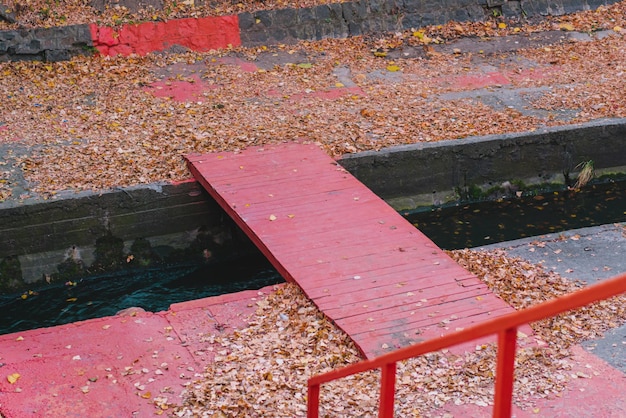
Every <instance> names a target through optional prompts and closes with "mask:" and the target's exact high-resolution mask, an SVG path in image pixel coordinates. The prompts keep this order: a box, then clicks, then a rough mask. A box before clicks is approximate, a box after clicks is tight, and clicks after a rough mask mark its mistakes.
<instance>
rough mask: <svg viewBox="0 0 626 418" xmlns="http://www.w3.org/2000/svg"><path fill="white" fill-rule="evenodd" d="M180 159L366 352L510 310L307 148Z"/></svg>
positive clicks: (294, 146)
mask: <svg viewBox="0 0 626 418" xmlns="http://www.w3.org/2000/svg"><path fill="white" fill-rule="evenodd" d="M187 159H188V162H189V167H190V170H191V172H192V173H193V175H194V176H195V177H196V178H197V179H198V181H199V182H200V183H201V184H202V185H203V187H204V188H206V189H207V191H208V192H209V193H210V194H211V196H213V197H214V198H215V200H216V201H217V202H218V203H219V204H220V205H221V206H222V207H223V208H224V209H225V210H226V212H227V213H228V214H229V215H230V216H231V217H232V218H233V219H234V221H235V222H236V223H237V224H238V225H239V226H240V227H241V228H242V229H243V231H244V232H245V233H246V234H247V235H248V236H249V237H250V239H252V241H253V242H254V243H255V244H256V245H257V246H258V247H259V249H260V250H261V251H262V252H263V253H264V254H265V255H266V256H267V257H268V259H269V260H270V261H271V262H272V264H273V265H274V266H275V267H276V268H277V270H278V271H279V273H281V274H282V275H283V276H284V277H285V278H286V279H287V280H290V281H294V282H296V283H297V284H298V285H299V286H300V287H301V288H302V289H303V291H304V293H305V294H306V295H307V296H308V297H309V298H311V300H312V301H313V302H314V303H315V304H316V305H317V306H318V307H319V308H320V309H321V310H322V311H323V312H324V313H325V314H326V315H327V316H328V317H329V318H330V319H331V320H333V321H335V323H336V324H337V325H338V326H339V327H341V328H342V329H343V330H344V331H345V332H346V333H347V334H348V335H350V336H351V337H352V338H353V340H354V341H355V343H356V344H357V346H359V347H360V348H361V349H362V351H363V353H364V355H365V356H366V357H371V356H373V355H378V354H381V353H382V352H384V351H385V350H387V351H388V350H391V349H393V348H395V347H398V346H402V345H406V344H409V343H411V342H414V341H415V340H416V338H417V339H419V338H424V337H425V336H437V335H439V334H440V333H442V332H449V331H450V329H452V330H454V328H456V327H458V326H459V325H463V324H468V323H473V321H477V320H482V319H484V318H486V317H491V316H492V315H499V314H502V313H505V312H510V311H511V310H512V309H511V308H510V307H509V306H508V305H506V304H505V303H504V302H503V301H502V300H500V299H499V298H497V297H495V296H494V295H493V294H492V293H491V292H490V291H489V290H488V288H487V287H486V285H484V284H483V283H482V282H480V281H479V280H478V279H477V278H476V277H475V276H473V275H472V274H470V273H468V272H467V271H466V270H464V269H463V268H462V267H460V266H459V265H458V264H457V263H455V262H454V261H453V260H452V259H451V258H450V257H449V256H448V255H447V254H446V253H445V252H443V251H442V250H441V249H439V248H438V247H437V246H436V245H435V244H434V243H432V241H430V240H429V239H428V238H427V237H426V236H424V234H422V233H421V232H420V231H418V230H417V229H415V228H414V226H413V225H411V224H410V223H409V222H407V221H406V220H405V219H404V218H402V216H400V215H399V214H398V213H397V212H396V211H394V210H393V209H392V208H391V207H389V206H388V205H387V204H386V203H385V202H383V201H382V200H381V199H379V198H378V197H377V196H376V195H375V194H374V193H373V192H372V191H371V190H369V189H367V188H366V187H365V186H363V185H362V184H361V183H360V182H359V181H358V180H356V179H355V178H354V177H352V176H351V175H350V174H349V173H348V172H347V171H346V170H344V169H343V168H341V167H340V166H339V165H338V164H337V163H336V162H335V161H334V160H332V159H331V158H330V157H328V156H327V155H326V154H324V153H323V152H322V151H321V150H320V149H319V148H318V147H317V146H315V145H313V144H299V143H284V144H277V145H270V146H265V147H262V148H250V149H247V150H245V151H243V152H238V153H215V154H207V155H192V156H188V157H187ZM446 321H447V322H446ZM442 324H443V325H442ZM448 325H450V326H448ZM407 336H409V337H410V338H409V337H407ZM383 346H384V347H387V348H386V349H383V348H382V347H383ZM381 350H382V351H381Z"/></svg>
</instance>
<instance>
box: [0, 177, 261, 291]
mask: <svg viewBox="0 0 626 418" xmlns="http://www.w3.org/2000/svg"><path fill="white" fill-rule="evenodd" d="M2 206H4V208H1V209H0V292H1V291H11V290H17V289H23V288H26V287H28V286H35V285H37V283H40V282H41V283H44V281H48V282H50V281H65V280H72V279H75V278H76V277H81V276H84V275H86V274H94V273H98V272H103V271H111V270H118V269H121V268H143V267H150V266H153V265H154V264H158V263H181V262H198V263H211V262H218V261H222V260H226V259H233V258H236V257H238V256H241V255H243V254H248V253H250V252H251V251H253V249H254V246H253V245H252V243H250V241H249V240H248V239H247V237H245V235H244V234H243V233H242V232H240V231H239V230H238V229H237V228H236V226H235V224H234V223H233V222H232V221H231V220H230V218H229V217H228V216H227V215H226V214H225V213H224V212H223V210H222V209H221V208H220V207H219V205H217V203H216V202H214V201H213V200H212V199H210V198H209V197H208V195H207V194H205V192H204V190H202V189H201V188H200V186H199V185H198V184H197V183H196V182H195V181H189V182H185V183H182V184H177V185H153V186H152V187H132V188H125V189H117V190H113V191H109V192H106V193H102V194H94V193H86V192H85V193H80V194H75V195H73V196H72V197H65V198H61V199H59V200H51V201H46V202H42V201H38V202H37V201H35V200H33V201H30V202H27V203H25V204H21V205H12V207H9V205H8V204H6V205H5V204H3V205H2ZM130 256H132V257H130Z"/></svg>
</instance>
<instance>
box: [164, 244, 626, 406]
mask: <svg viewBox="0 0 626 418" xmlns="http://www.w3.org/2000/svg"><path fill="white" fill-rule="evenodd" d="M449 254H450V255H451V256H452V257H453V258H454V259H455V260H456V261H457V262H458V263H459V264H460V265H462V266H463V267H465V268H467V269H468V270H469V271H471V272H473V273H474V274H476V275H477V276H478V277H479V278H480V279H481V280H483V281H484V282H485V283H486V284H487V285H488V286H489V287H490V289H492V290H493V291H494V292H495V293H496V294H497V295H499V296H500V297H501V298H502V299H504V300H505V301H507V302H508V303H510V304H511V305H512V306H513V307H514V308H516V309H523V308H525V307H528V306H532V305H534V304H537V303H541V302H543V301H545V300H549V299H552V298H554V297H558V296H560V295H563V294H566V293H570V292H572V291H575V290H578V289H579V288H580V284H578V283H572V282H569V281H568V280H566V279H563V278H561V277H560V276H559V275H558V274H556V273H553V272H551V271H545V270H544V269H543V268H542V267H541V266H537V265H533V264H531V263H528V262H526V261H524V260H522V259H519V258H511V257H508V256H507V255H506V253H505V252H503V251H475V250H459V251H451V252H449ZM624 302H625V300H624V297H623V296H622V297H617V298H613V299H610V300H607V301H602V302H599V303H596V304H593V305H590V306H587V307H583V308H580V309H577V310H574V311H572V312H567V313H564V314H561V315H559V316H557V317H555V318H552V319H546V320H542V321H539V322H537V323H534V324H532V328H533V331H534V333H535V335H534V336H532V337H528V336H520V337H519V338H521V339H527V340H532V341H533V343H531V344H525V346H524V347H522V348H520V349H518V352H517V358H516V372H515V394H514V401H515V403H516V404H517V405H518V406H520V407H521V408H523V409H527V410H532V409H533V408H534V401H536V400H538V399H541V398H550V397H555V396H559V394H560V393H561V392H562V391H563V389H564V388H566V386H567V382H568V381H569V380H571V379H573V378H578V377H580V376H579V375H578V374H576V373H577V372H574V370H573V367H572V360H571V359H570V357H571V352H570V350H569V349H570V347H571V346H572V345H573V344H576V343H578V342H580V341H582V340H584V339H588V338H593V337H595V336H598V335H601V334H602V332H604V331H605V330H607V329H609V328H611V327H614V326H617V325H619V324H621V323H623V322H624V320H625V319H626V304H625V303H624ZM205 339H206V340H207V341H208V342H211V343H217V348H216V349H215V350H217V354H218V355H217V356H216V358H215V362H214V363H213V364H211V365H209V366H208V368H207V370H206V371H205V373H204V376H203V377H202V378H201V379H199V380H197V381H196V382H193V383H190V384H189V385H188V386H187V389H186V397H185V402H184V404H183V405H180V406H177V407H176V408H175V409H174V410H175V412H174V416H179V417H189V416H204V417H231V416H259V417H260V416H284V417H288V416H289V417H291V416H304V415H305V413H306V396H307V386H306V384H307V379H308V378H309V377H311V376H313V375H316V374H319V373H324V372H327V371H329V370H332V369H335V368H338V367H342V366H345V365H348V364H351V363H354V362H357V361H359V360H360V357H359V352H358V350H357V349H356V348H355V346H354V345H353V344H352V342H351V341H350V340H349V338H348V337H347V336H346V335H345V334H344V333H343V332H342V331H340V330H339V329H337V328H336V327H335V326H334V325H333V324H332V323H331V322H330V321H328V319H327V318H326V317H325V316H324V315H323V314H322V313H320V312H319V311H318V310H317V308H316V307H315V306H314V305H313V304H312V302H310V301H309V300H308V299H307V298H306V297H305V296H304V295H303V294H302V292H301V291H300V290H299V288H297V286H295V285H292V284H286V285H283V286H280V287H278V288H277V290H276V291H275V292H274V293H272V294H270V295H268V296H267V298H265V299H263V300H260V301H258V302H257V310H256V314H255V315H254V316H253V318H251V320H250V323H249V326H248V327H246V328H243V329H240V330H236V331H233V332H232V333H231V334H228V335H221V336H220V335H218V334H216V333H213V334H212V333H210V332H209V333H207V335H206V338H205ZM520 345H524V344H520ZM495 359H496V346H495V344H484V345H479V346H476V348H475V350H474V351H470V352H467V353H465V354H463V355H458V354H452V353H451V352H449V351H447V350H443V351H441V352H436V353H430V354H427V355H424V356H421V357H419V358H415V359H411V360H408V361H404V362H401V363H399V364H398V372H397V395H396V410H397V413H398V415H399V416H441V415H444V412H442V411H444V409H443V407H444V406H445V405H447V404H454V405H464V404H474V405H477V406H489V405H492V404H493V395H494V392H493V382H494V373H495ZM596 373H597V372H596V371H594V370H593V369H588V370H587V372H586V374H585V377H587V378H593V376H596V375H597V374H596ZM379 379H380V375H379V372H378V371H372V372H367V373H361V374H358V375H355V376H352V377H350V378H346V379H341V380H338V381H334V382H331V383H329V384H325V385H323V386H322V390H321V402H320V404H321V408H322V409H321V411H320V416H333V417H340V416H345V417H353V416H374V415H376V411H377V402H378V390H379Z"/></svg>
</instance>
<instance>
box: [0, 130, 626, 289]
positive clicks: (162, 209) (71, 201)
mask: <svg viewBox="0 0 626 418" xmlns="http://www.w3.org/2000/svg"><path fill="white" fill-rule="evenodd" d="M589 160H593V162H594V166H595V170H596V173H597V175H618V176H619V175H624V174H625V173H626V119H612V120H603V121H595V122H590V123H586V124H581V125H570V126H567V127H559V128H545V129H541V130H537V131H535V132H530V133H520V134H507V135H498V136H485V137H473V138H466V139H459V140H454V141H441V142H436V143H420V144H415V145H409V146H399V147H394V148H389V149H384V150H381V151H378V152H363V153H358V154H352V155H346V156H344V157H342V158H341V159H340V160H339V163H340V164H341V165H342V166H344V167H345V168H346V169H347V170H349V171H350V172H351V173H352V174H353V175H354V176H356V177H357V178H358V179H359V180H360V181H362V182H363V183H364V184H365V185H367V186H368V187H370V188H371V189H372V190H373V191H374V192H375V193H376V194H378V195H379V196H380V197H382V198H383V199H385V200H386V201H387V202H388V203H389V204H390V205H391V206H392V207H394V208H395V209H397V210H407V209H416V208H419V207H429V206H433V205H438V204H444V203H450V202H454V201H455V200H458V199H460V194H459V191H463V190H467V189H468V188H472V189H474V190H481V191H484V192H485V193H490V194H493V193H494V191H495V193H496V194H498V193H501V194H503V195H505V194H506V193H507V184H511V183H515V184H523V185H524V187H529V188H532V187H540V186H542V185H546V184H551V185H561V187H564V186H565V185H566V183H567V182H568V179H569V181H571V179H575V178H576V176H577V172H576V170H577V168H576V167H577V165H578V164H579V163H581V162H585V161H589ZM522 191H523V190H522ZM511 198H515V195H513V196H511ZM252 251H255V249H254V246H253V245H252V244H251V243H250V241H249V240H248V239H247V238H246V237H245V236H244V234H243V233H242V232H241V231H239V230H238V228H237V227H236V226H235V225H234V223H233V222H231V221H230V219H229V218H228V216H227V215H226V214H225V213H224V212H223V211H222V209H221V208H219V207H218V205H217V204H216V203H215V202H214V201H213V200H212V199H211V198H210V197H209V196H208V194H206V193H205V192H204V191H203V190H202V188H201V187H200V186H199V185H198V184H197V183H196V182H195V181H193V180H189V181H187V182H183V183H180V184H152V185H149V186H141V187H140V186H137V187H130V188H123V189H121V188H119V189H115V190H109V191H105V192H101V193H91V192H81V193H73V192H66V193H60V194H59V195H58V196H57V197H56V198H55V199H50V200H42V199H39V198H30V199H28V200H25V201H23V202H22V203H17V202H16V201H12V200H7V201H5V202H3V203H0V292H4V293H6V292H14V291H18V290H24V289H28V288H34V287H36V286H38V285H45V284H46V282H52V281H61V280H71V279H75V278H77V277H81V275H85V274H86V273H93V272H102V271H106V270H107V269H119V268H121V267H122V266H123V267H131V268H141V267H146V266H150V265H151V264H152V263H154V262H155V261H156V260H159V261H168V262H172V261H174V260H175V261H181V260H195V261H198V262H205V263H211V262H218V261H221V260H225V259H233V258H237V257H240V256H241V255H244V254H249V253H250V252H252ZM131 255H132V257H129V256H131Z"/></svg>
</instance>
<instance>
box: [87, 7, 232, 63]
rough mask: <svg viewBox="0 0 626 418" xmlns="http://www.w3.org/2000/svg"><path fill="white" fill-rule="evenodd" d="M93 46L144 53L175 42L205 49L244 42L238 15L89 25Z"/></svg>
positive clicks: (111, 51)
mask: <svg viewBox="0 0 626 418" xmlns="http://www.w3.org/2000/svg"><path fill="white" fill-rule="evenodd" d="M90 29H91V38H92V41H93V44H94V47H95V48H96V49H97V50H98V51H99V52H100V54H102V55H110V56H115V55H131V54H138V55H145V54H148V53H150V52H155V51H163V50H166V49H168V48H171V47H172V46H174V45H179V46H183V47H186V48H189V49H191V50H193V51H198V52H203V51H209V50H212V49H224V48H228V47H230V46H232V47H236V46H239V45H241V38H240V36H239V18H238V17H237V16H236V15H232V16H220V17H203V18H186V19H177V20H169V21H166V22H146V23H141V24H138V25H125V26H121V27H120V28H111V27H108V26H98V25H95V24H92V25H90Z"/></svg>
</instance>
